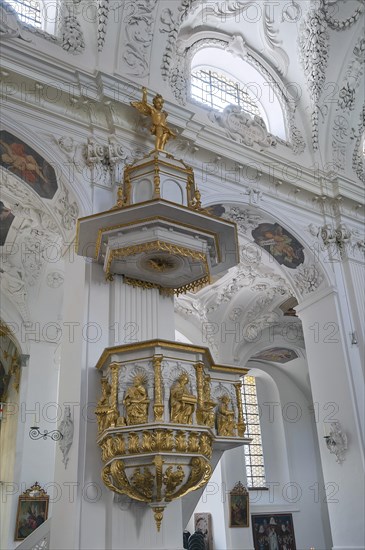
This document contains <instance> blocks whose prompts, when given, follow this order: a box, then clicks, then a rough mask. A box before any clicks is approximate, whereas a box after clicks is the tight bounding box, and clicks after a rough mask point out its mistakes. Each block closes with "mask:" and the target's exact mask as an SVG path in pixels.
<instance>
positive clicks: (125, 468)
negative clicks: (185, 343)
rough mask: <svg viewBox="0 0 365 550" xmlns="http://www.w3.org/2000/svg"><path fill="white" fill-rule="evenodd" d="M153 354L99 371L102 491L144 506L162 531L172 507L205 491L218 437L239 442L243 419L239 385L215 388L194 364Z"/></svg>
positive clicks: (202, 365)
mask: <svg viewBox="0 0 365 550" xmlns="http://www.w3.org/2000/svg"><path fill="white" fill-rule="evenodd" d="M155 349H156V352H155V353H152V354H149V355H147V356H144V357H143V356H140V358H138V360H135V361H130V360H129V359H127V360H126V361H125V362H123V364H122V363H121V362H118V361H117V360H115V357H117V353H118V352H115V354H114V357H111V362H110V363H109V364H107V365H106V366H104V367H103V377H102V379H101V397H100V399H99V401H98V403H97V407H96V416H97V418H98V424H99V435H98V444H99V446H100V448H101V457H102V460H103V462H104V468H103V471H102V479H103V481H104V483H105V485H106V487H108V488H109V489H111V490H112V491H114V492H115V493H119V494H125V495H127V496H128V497H130V498H132V499H134V500H138V501H140V502H145V503H148V504H149V505H150V506H151V507H152V508H153V510H154V513H155V512H156V513H155V520H156V525H157V527H159V525H160V523H161V521H162V516H163V511H164V508H165V507H166V505H167V504H168V503H169V502H171V501H173V500H175V499H177V498H181V497H183V496H184V495H186V494H187V493H189V492H190V491H194V490H196V489H198V488H200V487H202V486H203V485H204V484H205V483H207V481H208V480H209V478H210V476H211V473H212V466H211V464H210V461H211V458H212V454H213V446H214V442H215V441H216V439H217V436H218V437H219V436H229V437H238V436H239V435H240V434H239V431H240V422H241V421H242V422H241V423H243V415H242V403H241V408H240V403H238V401H237V404H236V399H237V400H238V397H239V395H240V383H239V382H238V381H237V378H235V379H231V378H230V376H231V375H227V374H226V373H225V374H224V378H220V377H219V373H216V372H214V379H213V383H212V379H211V376H210V374H208V369H207V364H206V361H205V360H204V361H203V360H201V359H199V356H198V357H197V359H195V361H194V360H192V361H190V362H188V361H184V359H182V358H181V357H179V356H177V357H176V358H174V360H173V361H171V360H170V356H169V353H170V352H169V351H166V352H163V350H164V348H163V345H162V343H160V342H159V345H158V346H156V348H155ZM181 349H182V346H181V344H179V350H180V351H181ZM191 351H194V350H192V349H189V353H190V352H191ZM162 352H163V353H162ZM217 370H218V369H217ZM226 372H227V371H226ZM228 380H231V382H230V383H229V382H228ZM149 384H151V389H150V391H149V390H148V391H147V388H149V387H150V386H149ZM168 398H169V406H168V405H167V400H168ZM122 408H123V410H124V412H122V413H121V414H123V415H124V416H121V415H120V412H121V409H122ZM236 422H237V424H236ZM237 433H238V435H237Z"/></svg>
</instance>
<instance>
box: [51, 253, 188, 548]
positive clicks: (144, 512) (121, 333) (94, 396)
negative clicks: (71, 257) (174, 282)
mask: <svg viewBox="0 0 365 550" xmlns="http://www.w3.org/2000/svg"><path fill="white" fill-rule="evenodd" d="M86 280H87V286H88V300H87V313H86V315H85V319H84V324H89V325H90V326H91V324H92V323H97V324H98V325H99V326H100V338H99V339H98V340H97V341H95V342H93V341H91V339H90V338H89V339H87V341H86V342H85V346H86V355H85V357H84V358H83V359H82V362H83V364H86V368H85V369H83V372H82V376H81V378H82V388H81V390H80V391H81V396H82V402H85V403H87V404H88V415H87V417H86V416H85V415H84V418H82V419H81V424H80V426H81V431H82V433H80V437H79V440H80V443H79V451H78V453H79V476H78V478H77V479H78V482H79V484H80V485H79V489H78V491H79V495H78V499H79V501H80V515H79V517H78V519H77V522H78V524H80V530H79V539H78V542H77V544H78V545H76V546H74V548H75V549H76V548H78V549H79V548H82V549H85V550H86V549H87V550H104V549H105V548H108V549H110V550H119V549H120V550H122V549H128V550H140V549H142V548H143V549H149V548H150V549H156V550H157V549H158V550H162V549H167V550H179V549H182V533H183V525H182V510H181V506H182V505H181V501H180V500H179V501H176V502H172V503H171V504H169V505H168V506H167V508H166V509H165V511H164V518H163V520H162V524H161V529H160V532H158V531H157V529H156V524H155V520H154V515H153V511H152V509H151V508H150V507H149V506H148V505H147V504H145V503H138V502H137V501H134V500H131V499H129V498H128V497H125V496H122V495H116V494H114V493H113V492H111V491H110V489H108V488H106V487H105V486H104V484H103V482H102V481H101V477H100V475H101V470H102V466H103V465H102V462H101V456H100V449H99V447H98V445H97V444H96V439H97V436H98V434H97V425H96V418H95V415H94V410H95V406H96V403H97V401H98V399H99V397H100V395H101V385H100V373H99V372H98V371H97V370H96V368H95V365H96V363H97V360H98V359H99V357H100V355H101V353H102V352H103V350H104V348H106V347H108V346H114V345H118V344H119V345H123V344H129V343H133V342H140V341H143V340H149V339H153V338H162V339H171V340H174V303H173V297H164V296H161V295H160V293H159V292H158V290H156V289H146V290H144V289H142V288H135V287H132V286H131V285H126V284H124V283H123V279H122V277H119V276H116V277H115V279H114V281H112V282H105V277H104V273H103V270H102V268H101V266H100V265H97V264H94V263H92V264H87V269H86ZM84 393H85V395H84ZM52 529H53V527H52ZM75 544H76V541H75ZM52 548H53V547H52ZM58 548H59V549H61V548H62V546H59V547H57V550H58ZM53 550H54V549H53Z"/></svg>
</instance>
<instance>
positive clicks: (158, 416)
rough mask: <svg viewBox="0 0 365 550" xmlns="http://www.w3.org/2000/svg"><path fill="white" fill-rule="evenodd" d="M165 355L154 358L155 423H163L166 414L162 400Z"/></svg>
mask: <svg viewBox="0 0 365 550" xmlns="http://www.w3.org/2000/svg"><path fill="white" fill-rule="evenodd" d="M162 359H163V355H157V354H156V355H154V356H153V361H152V363H153V370H154V378H155V386H154V392H155V395H154V401H155V403H154V406H153V413H154V417H155V422H162V420H163V413H164V404H163V399H162V377H161V363H162Z"/></svg>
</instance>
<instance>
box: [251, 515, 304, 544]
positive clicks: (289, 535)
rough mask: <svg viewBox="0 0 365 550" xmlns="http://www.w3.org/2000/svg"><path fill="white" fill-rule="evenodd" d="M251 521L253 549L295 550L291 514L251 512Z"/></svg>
mask: <svg viewBox="0 0 365 550" xmlns="http://www.w3.org/2000/svg"><path fill="white" fill-rule="evenodd" d="M251 523H252V535H253V542H254V548H255V550H267V549H268V548H277V549H278V550H296V544H295V534H294V524H293V516H292V514H288V513H284V512H283V513H272V514H270V513H269V514H255V515H254V514H252V515H251Z"/></svg>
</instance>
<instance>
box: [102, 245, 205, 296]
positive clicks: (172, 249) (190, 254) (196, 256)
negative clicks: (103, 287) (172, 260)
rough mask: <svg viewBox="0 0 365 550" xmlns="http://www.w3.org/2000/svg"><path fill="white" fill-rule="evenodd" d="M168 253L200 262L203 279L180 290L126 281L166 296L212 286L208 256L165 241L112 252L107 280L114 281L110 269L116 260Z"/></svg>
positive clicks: (108, 263) (107, 270) (192, 282)
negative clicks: (203, 272) (138, 255)
mask: <svg viewBox="0 0 365 550" xmlns="http://www.w3.org/2000/svg"><path fill="white" fill-rule="evenodd" d="M154 251H156V252H161V251H162V252H168V253H169V254H175V255H177V256H183V257H185V258H191V259H193V260H196V261H200V262H202V263H203V265H204V269H205V275H203V277H199V278H198V279H196V280H195V281H191V282H190V283H188V284H186V285H183V286H180V287H178V288H173V287H172V288H169V287H164V286H163V285H159V284H157V283H151V282H149V281H143V280H140V279H133V278H131V277H127V276H125V275H124V281H125V282H126V283H127V284H130V285H133V286H138V287H142V288H158V289H159V290H161V291H163V292H165V293H166V294H169V293H171V294H177V295H179V294H182V293H183V292H188V291H193V290H197V289H198V288H201V287H202V286H205V285H207V284H210V272H209V265H208V261H207V258H206V255H205V254H204V253H202V252H197V251H195V250H191V249H190V248H186V247H183V246H176V245H174V244H171V243H167V242H165V241H152V242H147V243H142V244H138V245H132V246H127V247H125V248H117V249H115V250H111V252H110V255H109V258H108V261H107V265H106V271H105V276H106V279H107V280H109V281H112V280H113V277H114V274H113V273H111V272H110V267H111V264H112V262H113V261H114V260H115V259H118V258H124V257H126V256H127V257H128V256H135V255H136V254H140V253H143V252H154Z"/></svg>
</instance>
